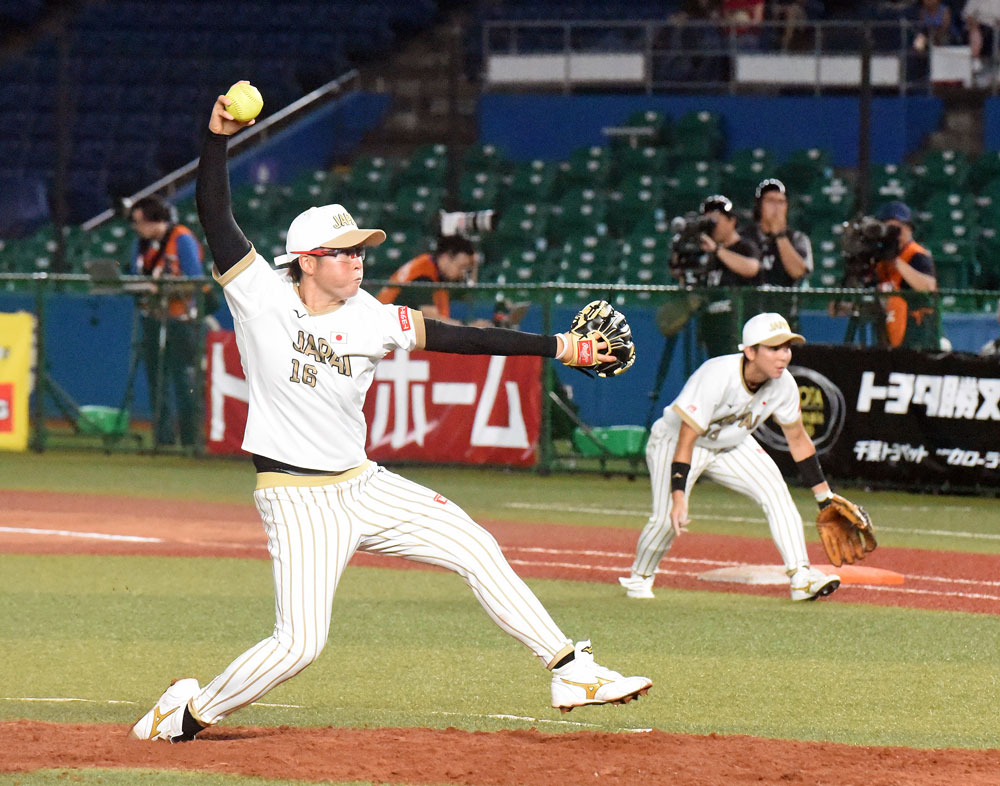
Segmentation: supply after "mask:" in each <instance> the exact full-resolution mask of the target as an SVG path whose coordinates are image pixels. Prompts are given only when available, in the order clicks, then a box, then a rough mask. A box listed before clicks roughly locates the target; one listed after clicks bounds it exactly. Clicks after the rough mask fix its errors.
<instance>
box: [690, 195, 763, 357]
mask: <svg viewBox="0 0 1000 786" xmlns="http://www.w3.org/2000/svg"><path fill="white" fill-rule="evenodd" d="M736 223H737V217H736V211H735V209H734V208H733V203H732V202H731V201H730V200H729V199H728V198H727V197H725V196H723V195H722V194H713V195H712V196H710V197H707V198H706V199H705V200H704V201H703V202H702V203H701V207H700V208H699V211H698V216H697V217H692V218H678V219H674V222H673V225H674V228H675V235H674V240H673V248H672V254H671V259H670V274H671V275H672V276H674V277H675V278H678V279H680V281H681V282H682V283H684V284H687V285H689V286H699V287H727V288H728V287H752V286H755V285H756V284H757V282H758V278H759V275H760V259H759V252H758V250H757V246H756V245H755V244H754V243H753V242H751V241H750V240H747V239H745V238H743V237H741V236H740V234H739V232H737V231H736ZM739 323H740V313H739V310H738V309H737V308H736V307H735V305H734V303H733V299H732V298H731V297H730V296H729V295H728V294H722V295H719V296H716V297H713V296H711V295H710V296H709V297H708V303H706V304H705V305H704V307H703V310H702V314H701V319H700V320H699V340H700V341H701V344H702V346H703V348H704V349H705V351H706V352H707V353H708V356H709V357H715V356H716V355H721V354H724V353H726V352H728V351H729V349H730V348H731V345H732V340H733V336H734V335H737V334H738V329H739Z"/></svg>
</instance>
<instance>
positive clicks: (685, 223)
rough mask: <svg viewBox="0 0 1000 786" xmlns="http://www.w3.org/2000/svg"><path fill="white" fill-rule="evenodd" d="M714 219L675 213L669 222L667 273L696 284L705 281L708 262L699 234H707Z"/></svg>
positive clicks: (693, 214) (709, 232)
mask: <svg viewBox="0 0 1000 786" xmlns="http://www.w3.org/2000/svg"><path fill="white" fill-rule="evenodd" d="M716 223H717V221H716V219H715V217H714V216H706V215H702V214H700V213H695V212H693V211H692V212H690V213H685V214H684V215H683V216H677V217H675V218H674V219H672V220H671V222H670V231H671V232H673V238H672V239H671V247H670V248H671V251H672V252H673V253H672V256H671V261H670V273H671V275H673V276H674V277H675V278H679V279H681V280H682V281H683V282H684V283H685V284H690V285H692V286H698V285H702V284H704V283H705V280H706V278H707V277H708V272H709V268H710V265H711V259H712V258H711V255H710V254H709V253H708V252H706V251H704V250H703V249H702V247H701V236H702V235H711V234H712V233H713V232H714V231H715V225H716Z"/></svg>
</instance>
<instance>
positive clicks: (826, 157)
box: [776, 147, 833, 193]
mask: <svg viewBox="0 0 1000 786" xmlns="http://www.w3.org/2000/svg"><path fill="white" fill-rule="evenodd" d="M832 176H833V164H832V162H831V161H830V154H829V153H827V152H826V151H825V150H822V149H820V148H817V147H811V148H807V149H803V150H796V151H795V152H793V153H792V154H791V155H789V156H788V157H787V158H786V159H785V160H784V161H783V162H782V163H781V164H780V165H779V166H778V170H777V174H776V177H778V178H779V179H780V180H781V181H782V182H783V183H784V184H785V186H786V187H787V188H788V189H789V191H791V192H792V193H802V192H804V191H808V190H809V189H810V188H811V187H812V185H813V183H814V182H815V181H817V180H828V179H830V178H831V177H832Z"/></svg>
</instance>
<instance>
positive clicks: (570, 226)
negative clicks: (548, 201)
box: [547, 192, 608, 242]
mask: <svg viewBox="0 0 1000 786" xmlns="http://www.w3.org/2000/svg"><path fill="white" fill-rule="evenodd" d="M578 193H579V192H570V194H569V195H568V196H569V197H570V198H569V199H567V201H566V202H563V203H560V204H558V205H553V207H552V214H551V220H550V221H549V225H548V231H547V237H548V238H549V240H550V241H553V242H562V241H564V240H566V239H567V238H569V237H572V236H574V235H579V236H583V235H606V234H607V232H608V223H607V221H608V203H607V199H605V198H604V197H603V196H600V197H597V198H595V199H591V200H586V199H580V198H578Z"/></svg>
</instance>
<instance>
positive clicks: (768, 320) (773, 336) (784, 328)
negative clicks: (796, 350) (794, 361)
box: [740, 311, 805, 351]
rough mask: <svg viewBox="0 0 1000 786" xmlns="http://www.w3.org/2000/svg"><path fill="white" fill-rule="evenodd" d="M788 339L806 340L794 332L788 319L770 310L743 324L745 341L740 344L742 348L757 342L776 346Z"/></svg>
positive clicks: (799, 342)
mask: <svg viewBox="0 0 1000 786" xmlns="http://www.w3.org/2000/svg"><path fill="white" fill-rule="evenodd" d="M786 341H791V342H792V343H793V344H802V343H804V342H805V338H804V337H802V336H800V335H799V334H798V333H793V332H792V329H791V328H790V327H789V326H788V321H787V320H786V319H785V318H784V317H783V316H781V314H776V313H774V312H773V311H769V312H767V313H764V314H758V315H757V316H755V317H751V318H750V319H748V320H747V323H746V324H745V325H744V326H743V343H742V344H740V350H741V351H742V350H743V349H745V348H746V347H752V346H754V345H755V344H763V345H764V346H765V347H776V346H778V345H779V344H784V343H785V342H786Z"/></svg>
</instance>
